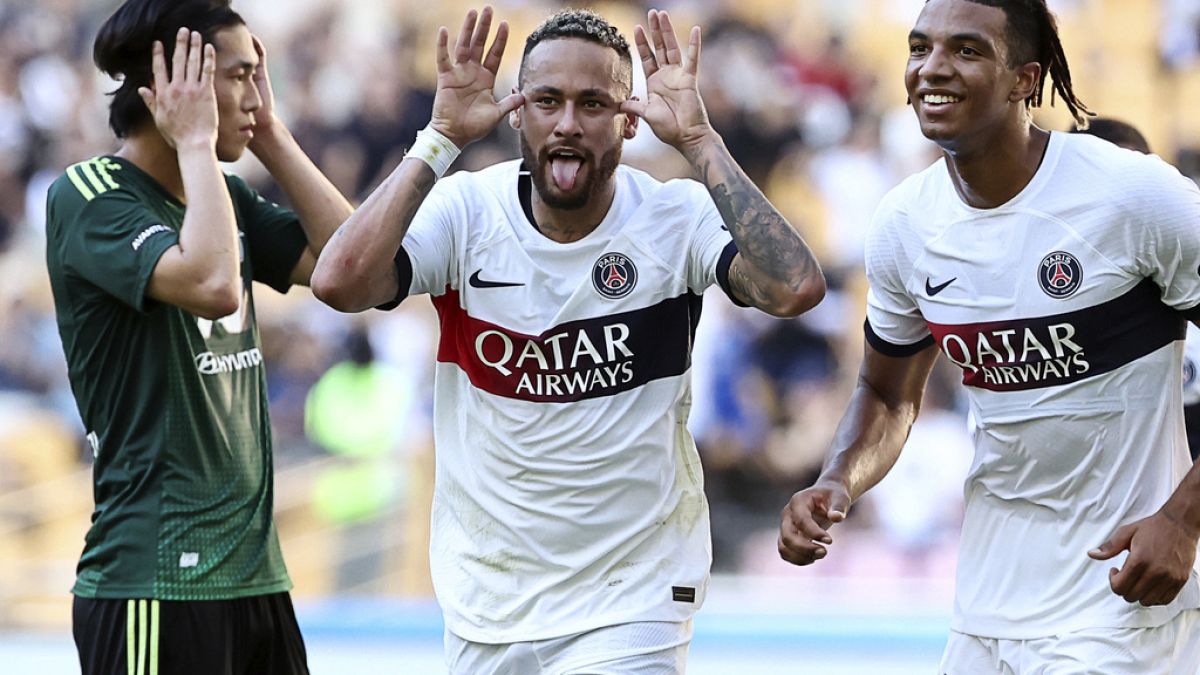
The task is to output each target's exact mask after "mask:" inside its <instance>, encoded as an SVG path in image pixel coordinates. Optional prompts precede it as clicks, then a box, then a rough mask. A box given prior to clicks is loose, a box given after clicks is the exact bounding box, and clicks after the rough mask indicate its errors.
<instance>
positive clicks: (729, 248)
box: [717, 241, 750, 307]
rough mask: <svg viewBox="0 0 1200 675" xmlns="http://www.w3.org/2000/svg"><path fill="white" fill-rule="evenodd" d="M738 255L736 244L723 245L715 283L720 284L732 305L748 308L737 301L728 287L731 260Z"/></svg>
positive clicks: (718, 260)
mask: <svg viewBox="0 0 1200 675" xmlns="http://www.w3.org/2000/svg"><path fill="white" fill-rule="evenodd" d="M737 254H738V247H737V243H736V242H732V241H731V242H729V243H728V244H726V245H725V250H723V251H721V257H720V258H718V259H717V283H718V284H720V286H721V290H723V291H725V295H727V296H729V299H730V300H731V301H732V302H733V304H735V305H737V306H738V307H749V306H750V305H747V304H746V303H744V302H742V301H741V300H738V299H737V296H736V295H734V294H733V289H732V288H731V287H730V286H729V267H730V266H731V265H733V258H734V256H736V255H737Z"/></svg>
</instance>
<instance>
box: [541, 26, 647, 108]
mask: <svg viewBox="0 0 1200 675" xmlns="http://www.w3.org/2000/svg"><path fill="white" fill-rule="evenodd" d="M563 38H581V39H584V40H587V41H588V42H594V43H596V44H598V45H602V46H604V47H608V48H609V49H612V50H613V51H615V52H616V53H617V55H618V56H620V57H621V70H622V73H621V75H622V79H623V80H624V82H623V83H622V84H624V85H625V88H626V92H627V93H628V92H631V91H633V55H632V54H631V53H630V51H629V41H628V40H626V39H625V36H624V35H621V32H620V31H618V30H617V28H616V26H613V25H612V24H610V23H609V22H608V21H607V20H605V19H604V17H602V16H600V15H599V14H596V13H595V12H593V11H591V10H587V9H564V10H562V11H561V12H558V13H557V14H554V15H552V16H550V17H549V18H547V19H546V20H545V21H543V22H542V25H540V26H538V27H537V28H536V29H535V30H534V31H533V32H532V33H530V34H529V37H527V38H525V51H524V52H522V53H521V69H520V72H519V74H518V76H517V80H518V83H517V86H523V85H524V83H525V61H526V58H527V57H528V56H529V52H531V51H533V48H534V47H536V46H538V45H539V44H541V43H543V42H546V41H549V40H561V39H563Z"/></svg>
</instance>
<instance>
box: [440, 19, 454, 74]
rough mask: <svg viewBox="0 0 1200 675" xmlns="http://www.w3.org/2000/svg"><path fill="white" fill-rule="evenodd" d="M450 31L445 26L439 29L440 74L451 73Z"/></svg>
mask: <svg viewBox="0 0 1200 675" xmlns="http://www.w3.org/2000/svg"><path fill="white" fill-rule="evenodd" d="M449 45H450V31H448V30H446V27H445V26H441V27H439V28H438V37H437V69H438V72H439V73H446V72H450V68H451V65H450V49H449Z"/></svg>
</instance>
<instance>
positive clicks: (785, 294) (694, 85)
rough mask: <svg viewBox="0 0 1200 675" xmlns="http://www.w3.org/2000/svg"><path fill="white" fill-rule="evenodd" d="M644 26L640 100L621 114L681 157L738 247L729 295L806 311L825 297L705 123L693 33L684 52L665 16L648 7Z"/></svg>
mask: <svg viewBox="0 0 1200 675" xmlns="http://www.w3.org/2000/svg"><path fill="white" fill-rule="evenodd" d="M647 24H648V25H649V31H650V34H649V37H647V35H646V29H644V28H642V27H641V26H637V27H635V28H634V42H635V43H636V44H637V49H638V55H639V57H640V58H641V61H642V70H643V71H644V72H645V73H646V94H647V97H646V98H647V100H646V101H645V102H643V101H636V100H632V99H631V100H629V101H626V102H625V103H623V104H622V105H621V110H622V111H623V112H626V113H631V114H634V115H637V116H638V117H641V118H642V119H644V120H646V123H647V124H649V125H650V129H651V130H652V131H653V132H654V134H655V135H656V136H658V137H659V138H660V139H661V140H662V141H663V142H665V143H668V144H670V145H672V146H674V147H675V148H677V149H678V150H679V151H680V152H681V153H683V156H684V157H686V158H687V160H688V162H689V163H690V164H691V166H692V170H693V171H694V172H695V174H696V176H697V177H698V178H699V179H700V181H701V182H703V183H704V185H705V186H706V187H707V188H708V192H709V194H711V195H712V198H713V201H714V202H715V203H716V205H717V210H718V211H719V212H720V214H721V219H722V220H724V221H725V227H727V228H728V229H729V232H730V234H732V235H733V241H734V242H736V243H737V247H738V255H737V256H736V257H734V259H733V264H732V265H731V266H730V268H729V285H730V287H731V289H732V290H733V293H734V295H735V296H736V297H737V298H738V299H739V300H741V301H742V302H745V303H746V304H748V305H751V306H754V307H757V308H759V309H761V310H763V311H765V312H768V313H770V314H774V315H776V316H795V315H797V314H800V313H801V312H804V311H806V310H808V309H811V308H812V307H813V306H815V305H816V304H817V303H818V302H820V301H821V298H823V297H825V277H824V276H823V275H822V274H821V268H820V266H819V265H818V264H817V261H816V259H815V258H814V257H813V254H812V251H810V250H809V248H808V246H807V245H806V244H805V243H804V240H803V239H802V238H801V237H800V235H799V234H798V233H797V232H796V230H795V229H793V228H792V226H791V225H790V224H789V223H788V222H787V220H786V219H784V217H783V216H782V215H780V213H779V211H778V210H776V209H775V207H774V206H772V205H771V202H769V201H767V198H766V197H764V196H763V194H762V192H760V191H759V189H758V188H757V187H755V186H754V183H752V182H750V179H749V178H748V177H747V176H746V174H745V172H743V171H742V169H741V168H740V167H739V166H738V165H737V162H735V161H734V159H733V156H732V155H730V154H729V150H728V149H726V148H725V143H724V141H722V140H721V137H720V135H718V134H717V132H716V131H715V130H714V129H713V128H712V125H710V124H709V122H708V113H707V112H705V110H704V102H703V101H702V100H701V99H700V90H699V86H698V83H699V79H698V71H699V62H700V28H699V27H695V28H692V32H691V35H690V36H689V39H688V46H687V53H686V54H685V53H683V51H682V50H680V48H679V43H678V42H677V41H676V39H675V31H674V29H673V28H672V27H671V19H670V17H669V16H667V13H666V12H659V11H656V10H651V11H650V12H649V14H647ZM651 42H653V46H651Z"/></svg>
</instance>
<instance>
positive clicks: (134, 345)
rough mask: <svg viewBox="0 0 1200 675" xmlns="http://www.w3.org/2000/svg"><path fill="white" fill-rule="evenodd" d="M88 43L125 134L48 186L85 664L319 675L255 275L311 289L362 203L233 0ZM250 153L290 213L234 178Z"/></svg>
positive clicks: (96, 669) (135, 23) (172, 3)
mask: <svg viewBox="0 0 1200 675" xmlns="http://www.w3.org/2000/svg"><path fill="white" fill-rule="evenodd" d="M94 56H95V61H96V65H97V66H98V67H99V68H100V69H101V70H103V71H105V72H106V73H108V74H110V75H111V76H113V77H114V78H118V79H119V80H120V82H121V84H120V87H119V88H118V89H117V90H116V91H115V92H114V93H113V96H112V101H111V104H110V109H109V125H110V126H111V128H112V130H113V131H114V132H115V134H116V135H117V137H118V138H119V139H120V141H121V146H120V149H119V150H118V151H117V152H116V153H115V154H113V155H103V156H99V157H95V158H92V159H89V160H86V161H83V162H80V163H77V164H74V165H72V166H71V167H69V168H68V169H67V170H66V172H65V173H64V174H63V175H62V176H61V177H60V178H59V179H58V180H57V181H55V182H54V184H53V185H52V186H51V187H50V190H49V197H48V205H47V224H46V229H47V231H46V239H47V251H46V257H47V263H48V266H49V271H50V280H51V285H52V288H53V291H54V299H55V311H56V315H57V319H58V326H59V332H60V335H61V338H62V342H63V351H64V352H65V354H66V359H67V363H68V366H69V375H70V379H71V384H72V388H73V390H74V392H75V394H76V402H77V404H78V409H79V413H80V416H81V417H82V419H83V423H84V425H85V428H86V429H87V436H88V440H89V441H90V443H91V447H92V451H93V454H94V456H95V464H94V473H93V481H94V488H95V489H94V494H95V501H96V508H95V512H94V515H93V518H92V526H91V530H90V531H89V532H88V536H87V540H86V544H85V547H84V551H83V555H82V557H81V559H80V561H79V565H78V570H77V577H76V583H75V587H74V591H73V592H74V594H75V604H74V612H73V615H74V634H75V642H76V645H77V647H78V651H79V658H80V664H81V666H82V670H83V673H84V674H85V675H91V674H93V673H94V674H97V675H98V674H100V673H104V674H111V673H116V672H134V670H135V669H136V670H137V672H139V673H141V672H150V673H155V672H159V671H160V670H161V672H164V673H184V674H186V673H197V674H199V673H206V674H208V673H231V674H245V675H249V674H250V673H255V674H258V673H278V674H289V675H291V674H295V673H307V672H308V667H307V664H306V655H305V649H304V643H303V640H302V638H301V635H300V630H299V626H298V625H297V624H296V619H295V615H294V613H293V611H292V603H291V598H290V595H289V593H288V591H289V590H290V588H291V581H290V580H289V578H288V575H287V571H286V569H285V568H284V563H283V559H282V555H281V553H280V550H279V543H278V541H277V537H276V533H275V526H274V522H273V516H272V496H273V483H272V471H273V469H272V462H273V458H272V446H271V436H270V422H269V415H268V411H267V397H266V391H265V376H264V368H263V365H262V352H261V349H260V341H259V333H258V327H257V324H256V322H255V305H254V295H253V293H252V290H251V282H252V281H259V282H262V283H265V284H267V285H269V286H271V287H273V288H275V289H276V290H278V291H280V292H284V291H286V290H287V289H288V287H289V286H290V285H292V284H297V283H298V284H307V283H308V280H309V277H310V276H311V273H312V269H313V266H314V265H315V261H316V257H317V255H318V254H319V253H320V251H321V249H322V247H323V246H324V245H325V242H326V241H327V240H328V238H329V237H330V236H331V235H332V233H333V232H334V230H335V229H336V227H337V225H338V224H340V223H341V221H343V220H344V219H345V218H346V216H348V215H349V214H350V211H351V208H350V205H349V204H348V203H347V201H346V200H345V199H344V198H343V197H342V195H341V194H340V193H338V192H337V190H336V189H335V188H334V187H333V186H332V185H331V184H330V183H329V182H328V181H327V180H326V179H325V178H324V176H323V175H322V174H321V173H320V171H318V170H317V168H316V167H315V166H314V165H313V164H312V162H311V161H309V160H308V158H307V156H305V154H304V152H303V151H302V150H301V149H300V146H299V145H297V144H296V142H295V141H294V140H293V138H292V136H291V134H290V133H289V131H288V129H287V128H286V127H285V126H284V124H283V123H282V122H281V121H280V120H279V119H277V117H276V116H275V110H274V98H273V94H272V90H271V83H270V80H269V78H268V74H267V64H266V55H265V50H264V48H263V45H262V43H261V42H260V41H259V40H258V39H257V38H255V37H254V36H253V35H252V34H251V33H250V31H249V29H248V28H247V27H246V25H245V22H244V21H243V20H242V18H241V17H240V16H239V15H238V14H237V13H236V12H234V11H233V10H232V9H231V8H230V6H229V0H182V1H180V0H128V1H127V2H126V3H124V4H123V5H121V6H120V7H119V8H118V9H117V10H116V12H115V13H114V14H113V15H112V16H111V17H109V19H108V20H107V21H106V22H105V23H104V24H103V26H101V28H100V30H99V33H98V35H97V36H96V40H95V48H94ZM168 64H169V65H168ZM246 149H250V150H251V152H253V153H254V155H255V156H256V157H257V158H258V159H259V160H260V161H261V162H262V163H263V164H264V165H265V166H266V167H267V169H268V170H269V171H270V173H271V175H272V176H273V177H274V178H275V179H276V180H277V181H278V182H279V183H280V185H281V186H282V187H283V189H284V190H285V191H286V192H287V194H288V195H289V196H290V197H291V198H292V199H293V202H294V204H295V205H296V209H297V212H298V214H299V215H297V213H293V212H292V211H289V210H286V209H283V208H280V207H279V206H277V205H275V204H272V203H270V202H268V201H266V200H264V199H262V198H260V197H259V196H258V195H257V194H256V193H255V192H254V191H253V190H252V189H250V188H249V187H248V186H247V185H246V183H245V182H244V181H242V180H241V179H240V178H238V177H236V176H234V175H232V174H228V175H227V174H223V173H222V171H221V169H220V166H219V165H218V162H219V161H233V160H236V159H238V158H239V157H240V156H241V155H242V154H243V153H244V152H245V150H246ZM301 223H303V225H302V224H301ZM147 668H148V670H147Z"/></svg>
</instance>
